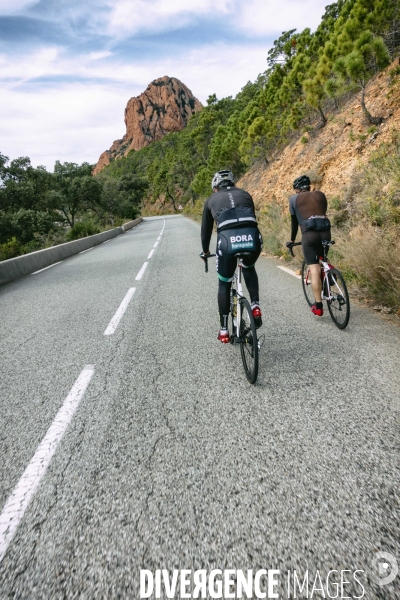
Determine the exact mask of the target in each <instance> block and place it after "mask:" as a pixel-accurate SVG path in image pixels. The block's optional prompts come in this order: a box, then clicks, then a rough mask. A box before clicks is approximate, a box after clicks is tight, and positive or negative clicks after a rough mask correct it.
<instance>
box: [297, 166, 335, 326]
mask: <svg viewBox="0 0 400 600" xmlns="http://www.w3.org/2000/svg"><path fill="white" fill-rule="evenodd" d="M310 185H311V181H310V179H309V177H307V175H301V176H300V177H297V179H295V180H294V182H293V188H294V191H295V192H296V193H295V194H294V195H293V196H290V198H289V210H290V215H291V219H292V231H291V236H290V240H291V242H288V244H290V243H293V242H294V241H295V239H296V235H297V231H298V228H299V225H300V229H301V233H302V237H301V245H302V249H303V254H304V259H305V261H306V263H307V264H308V266H309V268H310V273H311V287H312V290H313V293H314V297H315V304H313V305H312V307H311V312H312V313H313V314H314V315H316V316H317V317H322V315H323V314H324V310H323V307H322V295H321V293H322V281H321V268H320V265H319V257H320V256H322V255H323V247H322V241H323V240H327V241H330V239H331V224H330V222H329V219H327V218H326V211H327V208H328V203H327V200H326V196H325V194H323V193H322V192H320V191H314V192H311V191H310Z"/></svg>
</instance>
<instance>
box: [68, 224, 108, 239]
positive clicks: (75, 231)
mask: <svg viewBox="0 0 400 600" xmlns="http://www.w3.org/2000/svg"><path fill="white" fill-rule="evenodd" d="M96 233H100V229H99V228H98V227H96V225H94V224H93V223H92V222H91V221H79V222H78V223H75V225H74V226H73V227H72V228H71V229H70V230H69V231H68V233H67V240H68V241H69V242H70V241H72V240H78V239H80V238H83V237H87V236H89V235H95V234H96Z"/></svg>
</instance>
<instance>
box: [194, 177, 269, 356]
mask: <svg viewBox="0 0 400 600" xmlns="http://www.w3.org/2000/svg"><path fill="white" fill-rule="evenodd" d="M233 180H234V177H233V174H232V172H231V171H218V172H217V173H215V175H214V177H213V179H212V183H211V187H212V189H213V192H214V193H213V194H212V195H211V196H210V197H209V198H208V199H207V200H206V202H205V204H204V209H203V218H202V224H201V243H202V248H203V256H205V257H206V256H207V255H208V254H210V240H211V235H212V230H213V225H214V221H215V222H216V223H217V235H218V237H217V249H216V255H217V258H216V267H217V274H218V278H219V285H218V309H219V316H220V324H221V328H220V331H219V334H218V338H217V339H218V340H220V341H221V342H223V343H225V344H226V343H228V342H230V337H229V332H228V316H229V310H230V297H229V296H230V290H231V285H232V279H233V274H234V272H235V269H236V263H237V259H236V256H235V254H237V253H238V252H244V253H245V256H244V257H243V266H244V269H243V276H244V280H245V283H246V286H247V289H248V291H249V294H250V300H251V308H252V313H253V316H254V319H255V322H256V327H261V325H262V318H261V317H262V314H261V309H260V304H259V286H258V276H257V272H256V269H255V267H254V264H255V262H256V261H257V259H258V257H259V256H260V252H261V248H262V237H261V234H260V232H259V230H258V226H257V219H256V215H255V210H254V202H253V199H252V197H251V196H250V194H249V193H248V192H246V191H245V190H242V189H240V188H237V187H235V184H234V181H233Z"/></svg>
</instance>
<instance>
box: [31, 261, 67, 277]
mask: <svg viewBox="0 0 400 600" xmlns="http://www.w3.org/2000/svg"><path fill="white" fill-rule="evenodd" d="M60 263H62V260H59V261H58V262H56V263H53V264H52V265H49V266H48V267H44V268H43V269H39V271H33V273H31V275H36V273H41V272H42V271H45V270H46V269H51V267H55V266H56V265H59V264H60Z"/></svg>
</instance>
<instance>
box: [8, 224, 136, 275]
mask: <svg viewBox="0 0 400 600" xmlns="http://www.w3.org/2000/svg"><path fill="white" fill-rule="evenodd" d="M141 221H143V218H142V217H139V218H138V219H135V220H134V221H129V223H124V225H122V226H121V227H116V228H115V229H110V230H109V231H103V233H97V234H96V235H89V236H88V237H84V238H81V239H79V240H75V241H73V242H66V243H65V244H59V245H58V246H53V247H52V248H45V249H44V250H38V251H37V252H30V253H29V254H24V255H23V256H17V257H16V258H10V259H8V260H3V261H1V262H0V285H3V284H4V283H8V282H9V281H13V280H14V279H18V278H19V277H23V276H24V275H28V274H29V273H33V272H34V271H39V269H44V268H45V267H49V266H50V265H52V264H53V263H55V262H59V261H60V260H64V258H68V256H72V255H73V254H77V253H78V252H82V250H88V249H89V248H92V247H93V246H97V244H101V243H102V242H105V241H106V240H110V239H111V238H114V237H117V236H118V235H121V234H122V233H125V231H127V230H128V229H131V228H132V227H135V225H138V224H139V223H141Z"/></svg>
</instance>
